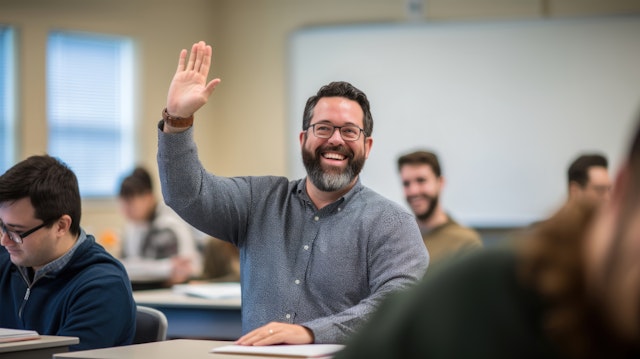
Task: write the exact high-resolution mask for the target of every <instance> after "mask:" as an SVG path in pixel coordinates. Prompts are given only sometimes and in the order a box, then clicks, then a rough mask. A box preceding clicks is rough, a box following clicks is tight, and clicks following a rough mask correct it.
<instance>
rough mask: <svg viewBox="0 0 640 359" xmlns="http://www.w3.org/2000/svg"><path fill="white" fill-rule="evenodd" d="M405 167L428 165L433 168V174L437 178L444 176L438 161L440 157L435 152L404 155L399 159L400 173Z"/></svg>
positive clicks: (416, 152) (417, 152)
mask: <svg viewBox="0 0 640 359" xmlns="http://www.w3.org/2000/svg"><path fill="white" fill-rule="evenodd" d="M404 165H428V166H431V169H432V170H433V173H435V175H436V176H437V177H440V176H442V169H441V168H440V161H438V156H437V155H436V154H435V153H433V152H429V151H415V152H411V153H407V154H406V155H402V156H400V157H399V158H398V171H400V169H402V166H404Z"/></svg>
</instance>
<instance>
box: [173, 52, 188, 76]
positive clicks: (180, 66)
mask: <svg viewBox="0 0 640 359" xmlns="http://www.w3.org/2000/svg"><path fill="white" fill-rule="evenodd" d="M186 58H187V50H185V49H182V50H181V51H180V57H179V58H178V68H177V69H176V72H180V71H184V62H185V60H186Z"/></svg>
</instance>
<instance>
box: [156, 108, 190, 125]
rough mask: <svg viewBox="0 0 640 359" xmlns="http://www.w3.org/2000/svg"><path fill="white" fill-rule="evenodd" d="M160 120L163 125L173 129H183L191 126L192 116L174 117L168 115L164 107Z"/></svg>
mask: <svg viewBox="0 0 640 359" xmlns="http://www.w3.org/2000/svg"><path fill="white" fill-rule="evenodd" d="M162 119H163V120H164V123H165V124H167V125H169V126H171V127H175V128H185V127H190V126H192V125H193V115H191V116H189V117H174V116H171V115H169V112H167V108H166V107H165V108H164V110H162Z"/></svg>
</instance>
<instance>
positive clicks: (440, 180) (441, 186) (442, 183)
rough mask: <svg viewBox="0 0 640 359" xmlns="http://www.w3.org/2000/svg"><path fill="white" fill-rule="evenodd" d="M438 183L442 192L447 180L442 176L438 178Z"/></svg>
mask: <svg viewBox="0 0 640 359" xmlns="http://www.w3.org/2000/svg"><path fill="white" fill-rule="evenodd" d="M438 183H439V184H440V190H441V191H442V189H443V188H444V186H445V185H446V184H447V180H446V178H445V177H444V176H440V177H438Z"/></svg>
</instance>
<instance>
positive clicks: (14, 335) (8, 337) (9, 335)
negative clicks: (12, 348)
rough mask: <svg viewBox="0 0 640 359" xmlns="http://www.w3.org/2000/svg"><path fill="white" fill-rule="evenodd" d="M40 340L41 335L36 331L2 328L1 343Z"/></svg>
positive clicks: (0, 330) (0, 331)
mask: <svg viewBox="0 0 640 359" xmlns="http://www.w3.org/2000/svg"><path fill="white" fill-rule="evenodd" d="M38 338H40V335H39V334H38V332H36V331H35V330H24V329H9V328H0V343H7V342H17V341H20V340H31V339H38Z"/></svg>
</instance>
